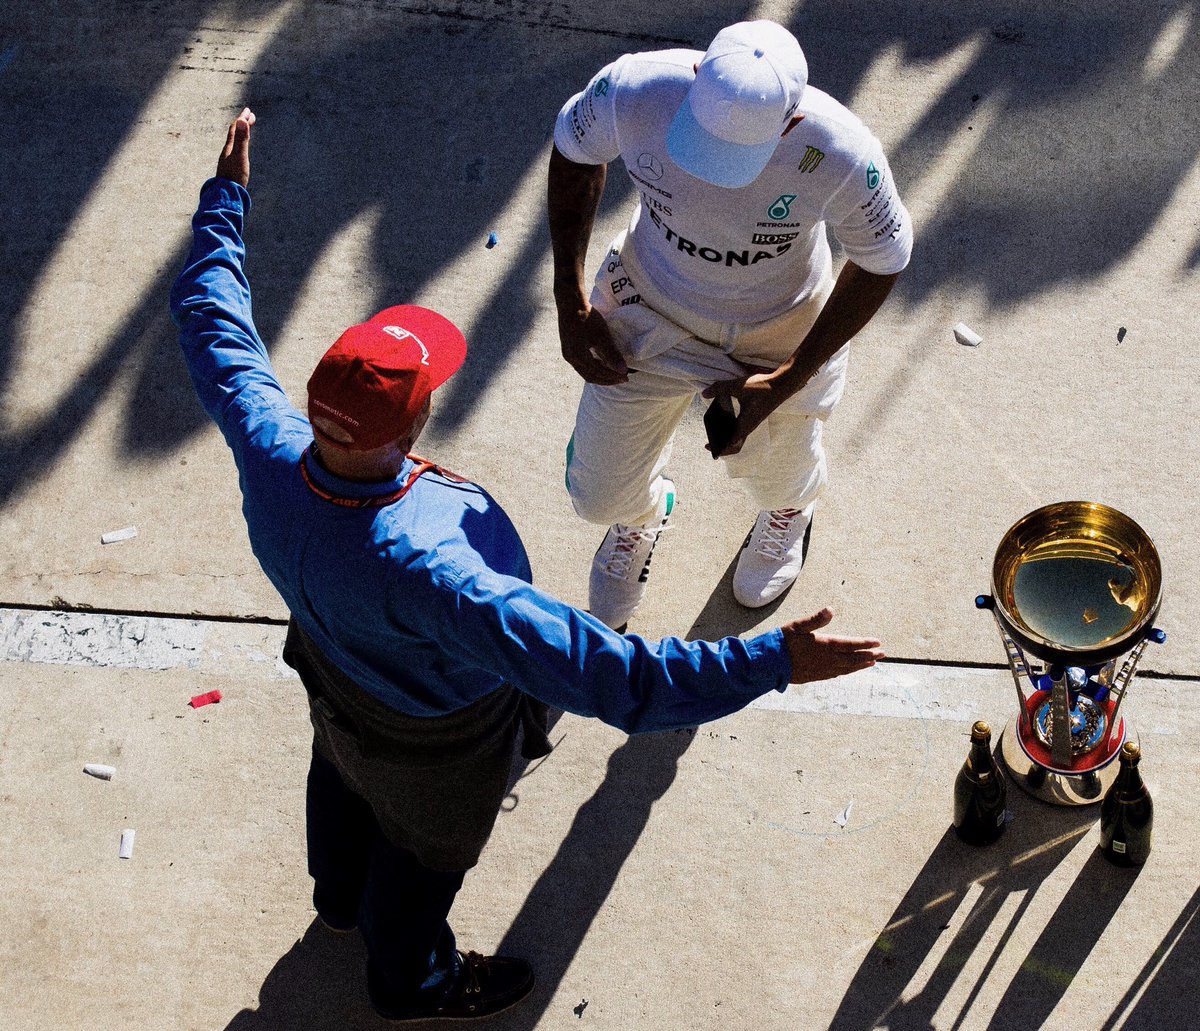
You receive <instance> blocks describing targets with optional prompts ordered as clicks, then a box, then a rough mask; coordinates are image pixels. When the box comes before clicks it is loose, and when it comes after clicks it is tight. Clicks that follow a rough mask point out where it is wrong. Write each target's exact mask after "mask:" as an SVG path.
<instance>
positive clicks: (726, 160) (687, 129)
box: [667, 99, 782, 189]
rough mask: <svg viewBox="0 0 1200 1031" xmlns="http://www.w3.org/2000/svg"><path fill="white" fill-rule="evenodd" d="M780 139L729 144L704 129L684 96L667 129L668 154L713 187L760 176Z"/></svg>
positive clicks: (735, 185) (735, 186) (736, 184)
mask: <svg viewBox="0 0 1200 1031" xmlns="http://www.w3.org/2000/svg"><path fill="white" fill-rule="evenodd" d="M780 131H781V133H782V129H781V130H780ZM779 139H780V137H779V136H776V137H775V138H774V139H772V140H768V141H767V142H766V143H759V144H745V143H730V142H728V141H727V140H723V139H721V138H720V137H717V136H714V135H713V134H712V133H710V132H709V131H708V130H707V129H705V128H704V126H702V125H701V124H700V123H699V122H698V121H697V120H696V116H695V115H694V114H693V113H692V105H691V103H690V102H689V101H688V100H686V99H685V100H684V102H683V103H682V104H680V105H679V110H678V111H677V112H676V113H675V119H674V121H672V122H671V128H670V129H668V130H667V153H668V154H669V155H670V156H671V160H672V161H674V162H675V164H677V165H678V166H679V167H680V168H682V169H683V170H684V171H685V172H687V173H688V175H694V176H695V177H696V178H697V179H703V180H704V181H705V182H706V183H712V184H713V185H714V186H724V187H726V188H727V189H738V188H740V187H742V186H749V185H750V184H751V183H752V182H754V180H755V179H757V178H758V177H759V176H760V175H762V170H763V169H764V168H766V167H767V162H769V161H770V160H771V155H772V154H774V153H775V149H776V148H777V147H778V146H779Z"/></svg>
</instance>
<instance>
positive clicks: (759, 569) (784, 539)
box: [733, 505, 813, 609]
mask: <svg viewBox="0 0 1200 1031" xmlns="http://www.w3.org/2000/svg"><path fill="white" fill-rule="evenodd" d="M812 514H813V506H812V505H809V506H808V508H805V509H799V508H781V509H777V510H776V511H774V512H759V513H758V518H757V519H756V520H755V521H754V527H753V529H751V531H750V533H749V534H748V535H747V536H746V542H745V543H744V544H743V545H742V553H741V554H740V555H739V556H738V563H737V569H735V570H734V571H733V596H734V597H735V598H737V600H738V601H740V602H741V603H742V604H743V605H745V606H746V607H747V608H749V609H757V608H761V607H762V606H763V605H766V604H768V603H770V602H772V601H774V600H775V599H776V598H778V597H779V596H780V595H781V594H782V593H783V592H784V591H786V590H787V589H788V588H789V587H791V585H792V584H793V583H794V582H795V580H796V577H797V576H799V575H800V569H801V567H803V565H804V556H805V555H807V554H808V538H809V534H810V533H811V532H812Z"/></svg>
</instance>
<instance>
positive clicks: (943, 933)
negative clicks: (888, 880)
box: [830, 792, 1136, 1031]
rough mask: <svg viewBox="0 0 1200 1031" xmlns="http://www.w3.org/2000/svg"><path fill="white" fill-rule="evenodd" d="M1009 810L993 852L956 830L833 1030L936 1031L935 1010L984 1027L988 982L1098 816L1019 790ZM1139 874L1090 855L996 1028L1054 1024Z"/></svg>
mask: <svg viewBox="0 0 1200 1031" xmlns="http://www.w3.org/2000/svg"><path fill="white" fill-rule="evenodd" d="M1014 794H1015V795H1016V797H1014ZM1009 808H1010V810H1011V811H1012V812H1013V814H1014V819H1013V821H1012V822H1011V823H1010V824H1009V825H1008V828H1007V831H1006V833H1005V835H1004V836H1003V837H1002V838H1001V839H1000V841H999V842H997V843H996V844H994V845H991V846H988V847H986V848H975V847H973V846H970V845H966V844H963V843H962V842H961V841H959V840H958V837H957V835H955V833H954V831H953V829H948V830H947V831H946V833H945V835H944V836H943V838H942V840H941V841H940V842H939V843H938V846H937V848H935V849H934V851H933V854H932V855H930V857H929V859H928V860H927V862H926V863H925V866H924V867H923V868H922V870H921V872H920V874H919V875H918V876H917V878H916V880H915V881H913V884H912V886H911V887H910V888H909V890H908V892H907V893H906V894H905V896H904V898H903V899H902V900H901V901H900V904H899V905H898V906H897V907H896V910H895V912H894V913H893V914H892V916H891V918H890V919H889V920H888V922H887V924H886V925H885V926H884V928H883V930H882V931H881V932H880V933H879V936H878V938H877V939H876V940H875V943H874V944H873V945H872V947H871V950H870V952H869V953H868V954H867V956H866V958H865V959H864V960H863V962H862V964H861V966H860V967H859V969H858V971H857V972H856V973H855V975H854V978H853V980H852V981H851V982H850V985H849V987H848V988H847V990H846V993H845V995H844V996H843V998H842V1002H841V1005H840V1006H839V1007H838V1010H837V1013H836V1015H835V1016H834V1018H833V1021H832V1022H831V1024H830V1028H831V1029H832V1031H866V1029H871V1028H876V1027H889V1028H892V1029H894V1031H909V1029H918V1028H920V1029H926V1028H931V1027H934V1026H935V1021H934V1018H935V1015H936V1016H938V1018H939V1020H940V1021H943V1022H944V1021H947V1020H948V1021H950V1022H949V1023H946V1024H945V1026H946V1027H953V1028H958V1027H961V1026H963V1025H964V1022H965V1021H967V1019H968V1016H970V1017H971V1020H970V1024H971V1026H976V1025H980V1021H979V1019H978V1018H977V1017H976V1016H974V1015H972V1014H970V1010H971V1007H972V1006H973V1005H974V1003H975V1001H976V999H977V998H978V996H979V994H980V992H981V990H982V989H983V986H984V984H985V982H986V981H987V980H988V978H989V976H990V975H991V973H992V970H993V968H994V967H995V965H996V963H997V962H998V960H999V959H1000V957H1001V955H1002V954H1003V953H1004V952H1005V950H1006V949H1010V948H1011V947H1012V945H1011V943H1012V939H1013V937H1014V934H1015V933H1016V931H1017V928H1018V925H1019V924H1020V923H1021V921H1022V920H1023V919H1024V918H1025V917H1026V914H1027V912H1028V911H1029V909H1030V907H1031V906H1032V904H1033V902H1034V900H1035V898H1036V896H1037V893H1038V891H1039V890H1040V888H1041V886H1042V884H1043V883H1044V882H1045V881H1046V880H1047V879H1049V878H1050V877H1051V875H1052V874H1053V873H1054V871H1055V869H1056V868H1057V867H1058V865H1059V864H1060V863H1061V862H1062V861H1063V860H1064V859H1066V857H1067V856H1068V855H1069V854H1070V853H1071V851H1072V850H1073V849H1075V847H1076V846H1077V845H1078V844H1079V841H1080V839H1081V838H1082V837H1083V836H1084V835H1085V834H1087V833H1088V831H1089V830H1090V829H1091V828H1092V825H1093V824H1094V822H1095V820H1096V819H1097V816H1098V812H1097V810H1096V808H1095V807H1088V808H1086V809H1066V808H1062V809H1059V808H1053V807H1050V806H1047V805H1044V804H1042V803H1040V802H1037V801H1035V800H1033V799H1030V798H1028V797H1026V796H1024V795H1020V794H1019V793H1012V792H1010V795H1009ZM1135 878H1136V871H1129V870H1120V869H1117V868H1115V867H1113V866H1112V865H1111V864H1109V863H1108V861H1107V860H1105V859H1104V858H1103V856H1101V855H1100V853H1099V852H1096V853H1095V854H1093V855H1092V856H1091V857H1090V858H1089V859H1088V861H1087V862H1086V863H1085V864H1084V866H1083V869H1082V870H1081V871H1080V873H1079V875H1078V876H1077V878H1076V879H1075V881H1074V883H1073V884H1072V886H1071V888H1070V889H1069V890H1068V892H1067V894H1066V895H1065V896H1064V897H1063V899H1062V901H1061V902H1060V903H1059V905H1058V907H1057V909H1056V910H1055V912H1054V914H1053V916H1051V918H1050V919H1049V921H1048V922H1047V923H1046V926H1045V928H1044V929H1043V930H1042V932H1041V934H1040V935H1039V936H1038V938H1037V941H1036V942H1035V943H1034V945H1033V946H1032V948H1030V950H1029V953H1028V955H1027V956H1025V957H1024V959H1023V960H1022V961H1021V964H1020V969H1019V971H1018V973H1017V976H1016V977H1015V978H1014V979H1013V981H1012V983H1011V984H1010V985H1009V986H1008V988H1007V990H1006V991H1005V993H1004V997H1003V999H1002V1001H1001V1002H1000V1004H999V1006H998V1007H997V1008H996V1016H995V1017H993V1018H992V1020H991V1022H990V1023H989V1024H988V1025H987V1026H988V1027H989V1028H993V1029H997V1031H1000V1029H1004V1031H1009V1029H1011V1031H1018V1029H1020V1031H1028V1029H1029V1028H1036V1027H1042V1026H1043V1025H1044V1022H1045V1020H1046V1018H1047V1017H1049V1015H1050V1014H1051V1012H1053V1010H1054V1008H1055V1006H1057V1005H1058V1003H1059V1001H1060V1000H1061V999H1062V997H1063V996H1064V995H1065V994H1066V991H1067V989H1068V988H1069V987H1070V985H1071V982H1072V981H1073V979H1074V978H1075V976H1076V975H1077V974H1078V973H1079V971H1080V970H1081V969H1082V968H1083V966H1084V963H1085V962H1086V960H1087V957H1088V955H1089V954H1090V953H1091V951H1092V949H1093V948H1094V946H1095V944H1096V942H1097V941H1099V939H1100V936H1101V935H1102V934H1103V933H1104V929H1105V927H1107V926H1108V923H1109V921H1110V920H1111V919H1112V917H1113V914H1114V913H1115V912H1116V911H1117V908H1118V907H1119V906H1120V904H1121V901H1122V899H1124V897H1125V895H1126V893H1127V892H1128V891H1129V889H1130V887H1131V886H1132V884H1133V881H1134V879H1135ZM1025 936H1027V932H1026V935H1025ZM935 954H936V955H937V959H936V960H935V961H933V962H932V967H931V968H928V969H926V968H927V967H928V964H930V962H931V961H930V957H931V956H933V955H935ZM968 966H969V967H970V971H971V973H970V975H969V976H970V977H971V978H973V980H972V981H971V982H970V984H969V987H968V988H967V993H966V997H965V999H963V1001H962V1003H961V1005H960V1006H959V1007H958V1011H957V1013H956V1014H947V1013H946V1012H945V1010H944V1007H945V1005H946V1002H947V999H948V998H949V997H950V995H951V993H952V992H953V994H954V995H955V997H957V996H958V995H960V994H961V993H962V990H963V984H962V982H961V979H962V978H963V976H964V971H965V970H966V969H967V968H968ZM919 974H920V976H918V975H919ZM937 1026H942V1024H941V1023H939V1024H938V1025H937Z"/></svg>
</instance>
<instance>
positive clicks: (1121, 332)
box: [1117, 326, 1125, 344]
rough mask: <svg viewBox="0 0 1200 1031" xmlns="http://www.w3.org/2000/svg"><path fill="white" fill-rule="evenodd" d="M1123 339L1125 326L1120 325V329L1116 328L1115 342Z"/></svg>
mask: <svg viewBox="0 0 1200 1031" xmlns="http://www.w3.org/2000/svg"><path fill="white" fill-rule="evenodd" d="M1124 339H1125V327H1124V326H1122V327H1121V328H1120V329H1118V330H1117V343H1118V344H1119V343H1120V342H1121V341H1122V340H1124Z"/></svg>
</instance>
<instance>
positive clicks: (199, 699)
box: [188, 691, 221, 709]
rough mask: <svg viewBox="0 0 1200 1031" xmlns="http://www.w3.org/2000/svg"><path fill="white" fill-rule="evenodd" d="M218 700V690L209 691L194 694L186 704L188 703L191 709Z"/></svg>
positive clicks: (219, 695) (219, 696)
mask: <svg viewBox="0 0 1200 1031" xmlns="http://www.w3.org/2000/svg"><path fill="white" fill-rule="evenodd" d="M220 700H221V692H220V691H209V692H208V693H207V694H198V695H196V697H195V698H193V699H192V700H191V701H190V702H188V705H190V706H191V707H192V708H193V709H199V708H200V706H202V705H211V704H212V703H213V702H219V701H220Z"/></svg>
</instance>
